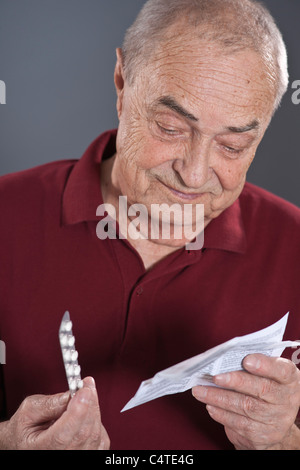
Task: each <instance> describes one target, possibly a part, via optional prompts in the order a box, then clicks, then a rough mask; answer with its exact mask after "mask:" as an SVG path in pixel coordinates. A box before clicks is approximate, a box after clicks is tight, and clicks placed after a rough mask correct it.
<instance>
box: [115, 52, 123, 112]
mask: <svg viewBox="0 0 300 470" xmlns="http://www.w3.org/2000/svg"><path fill="white" fill-rule="evenodd" d="M116 53H117V63H116V67H115V74H114V81H115V87H116V92H117V97H118V99H117V111H118V117H119V118H120V116H121V114H122V108H123V95H124V85H125V77H124V66H123V53H122V49H120V48H118V49H117V50H116Z"/></svg>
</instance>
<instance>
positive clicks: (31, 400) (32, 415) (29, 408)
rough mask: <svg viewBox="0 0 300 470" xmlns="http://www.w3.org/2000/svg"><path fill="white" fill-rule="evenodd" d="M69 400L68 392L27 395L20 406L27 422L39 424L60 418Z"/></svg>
mask: <svg viewBox="0 0 300 470" xmlns="http://www.w3.org/2000/svg"><path fill="white" fill-rule="evenodd" d="M69 400H70V393H69V392H65V393H58V394H56V395H32V396H30V397H27V398H26V399H25V400H24V402H23V404H22V405H21V406H22V408H23V410H22V411H24V417H26V421H27V424H28V425H30V424H31V423H35V424H39V423H46V422H49V421H55V420H57V419H58V418H60V416H61V415H62V414H63V412H64V411H65V410H66V408H67V405H68V402H69Z"/></svg>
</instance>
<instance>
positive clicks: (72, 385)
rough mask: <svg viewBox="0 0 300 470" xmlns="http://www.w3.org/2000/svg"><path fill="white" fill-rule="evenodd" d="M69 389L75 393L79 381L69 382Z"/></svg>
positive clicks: (72, 380)
mask: <svg viewBox="0 0 300 470" xmlns="http://www.w3.org/2000/svg"><path fill="white" fill-rule="evenodd" d="M69 388H70V390H71V391H72V392H75V390H76V389H77V381H76V380H74V379H71V380H69Z"/></svg>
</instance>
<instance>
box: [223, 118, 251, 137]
mask: <svg viewBox="0 0 300 470" xmlns="http://www.w3.org/2000/svg"><path fill="white" fill-rule="evenodd" d="M258 128H259V122H258V121H257V120H256V119H254V121H252V122H251V123H250V124H248V125H246V126H244V127H231V126H230V127H227V130H228V131H229V132H234V133H235V134H243V133H245V132H249V131H253V130H254V129H258Z"/></svg>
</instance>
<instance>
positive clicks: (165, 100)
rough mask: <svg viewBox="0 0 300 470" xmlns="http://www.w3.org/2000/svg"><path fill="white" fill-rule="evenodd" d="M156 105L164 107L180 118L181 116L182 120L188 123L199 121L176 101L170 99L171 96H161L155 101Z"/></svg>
mask: <svg viewBox="0 0 300 470" xmlns="http://www.w3.org/2000/svg"><path fill="white" fill-rule="evenodd" d="M157 104H159V105H163V106H166V107H167V108H169V109H171V110H172V111H175V113H177V114H180V116H183V117H184V118H186V119H189V120H190V121H194V122H198V121H199V119H197V118H196V117H195V116H194V115H193V114H191V113H189V112H188V111H187V110H186V109H184V108H183V107H182V106H181V105H180V104H179V103H177V101H176V100H175V99H174V98H172V96H163V97H162V98H159V99H158V100H157Z"/></svg>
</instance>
